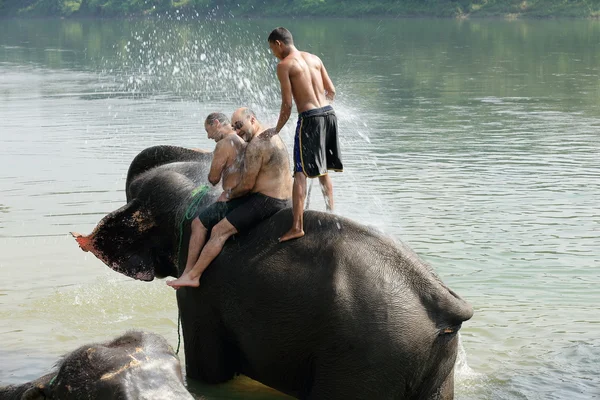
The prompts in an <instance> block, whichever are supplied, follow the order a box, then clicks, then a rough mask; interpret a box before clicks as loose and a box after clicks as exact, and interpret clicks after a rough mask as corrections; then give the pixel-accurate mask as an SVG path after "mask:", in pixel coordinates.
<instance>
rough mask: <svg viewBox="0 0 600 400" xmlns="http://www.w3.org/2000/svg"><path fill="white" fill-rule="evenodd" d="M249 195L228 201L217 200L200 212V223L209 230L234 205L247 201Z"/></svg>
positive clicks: (233, 207) (237, 205)
mask: <svg viewBox="0 0 600 400" xmlns="http://www.w3.org/2000/svg"><path fill="white" fill-rule="evenodd" d="M248 197H249V196H247V195H246V196H242V197H236V198H235V199H231V200H229V201H217V202H216V203H213V204H211V205H210V206H208V207H206V208H205V209H204V210H202V211H201V212H200V214H199V215H198V218H199V219H200V222H202V225H204V227H205V228H206V229H208V231H210V230H211V229H212V228H213V227H214V226H215V225H216V224H218V223H219V222H220V221H221V220H222V219H223V218H225V217H226V216H227V214H229V213H230V212H231V211H232V210H234V209H235V208H236V207H239V206H241V205H242V204H244V203H245V202H246V201H248Z"/></svg>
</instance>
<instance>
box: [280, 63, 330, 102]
mask: <svg viewBox="0 0 600 400" xmlns="http://www.w3.org/2000/svg"><path fill="white" fill-rule="evenodd" d="M280 65H282V67H283V68H285V69H287V71H288V74H289V78H290V83H291V86H292V94H293V96H294V101H295V102H296V107H297V108H298V112H303V111H307V110H312V109H315V108H320V107H325V106H326V105H328V104H329V102H328V101H327V98H326V97H325V87H324V83H323V79H324V76H323V73H324V70H323V63H322V62H321V59H320V58H319V57H317V56H315V55H313V54H311V53H308V52H305V51H294V52H292V53H290V54H289V55H288V56H287V57H286V58H285V59H284V60H283V61H282V62H281V63H280ZM326 79H329V77H327V78H326Z"/></svg>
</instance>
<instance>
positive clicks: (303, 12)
mask: <svg viewBox="0 0 600 400" xmlns="http://www.w3.org/2000/svg"><path fill="white" fill-rule="evenodd" d="M164 13H167V14H170V13H180V14H181V15H188V16H189V15H206V16H221V17H227V16H231V17H271V16H296V17H313V16H322V17H364V16H372V17H391V18H394V17H442V18H470V17H475V18H477V17H501V18H511V19H515V18H559V17H567V18H600V0H246V1H244V0H0V17H44V16H60V17H84V16H85V17H117V18H118V17H124V18H127V17H136V16H156V15H160V14H164Z"/></svg>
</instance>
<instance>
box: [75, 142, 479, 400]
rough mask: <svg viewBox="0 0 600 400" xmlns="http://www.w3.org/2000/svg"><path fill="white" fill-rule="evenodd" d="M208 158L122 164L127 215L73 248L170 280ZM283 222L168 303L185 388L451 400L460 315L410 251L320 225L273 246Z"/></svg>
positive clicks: (206, 193) (191, 155)
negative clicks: (250, 384) (235, 385)
mask: <svg viewBox="0 0 600 400" xmlns="http://www.w3.org/2000/svg"><path fill="white" fill-rule="evenodd" d="M210 160H211V154H210V153H205V152H197V151H193V150H190V149H184V148H181V147H175V146H156V147H151V148H148V149H146V150H143V151H142V152H141V153H140V154H139V155H138V156H136V157H135V159H134V160H133V162H132V163H131V166H130V168H129V171H128V174H127V181H126V194H127V204H126V205H125V206H123V207H122V208H120V209H119V210H117V211H115V212H113V213H111V214H109V215H107V216H106V217H105V218H104V219H102V221H100V223H99V224H98V226H97V227H96V228H95V229H94V231H93V232H92V234H90V235H87V236H83V235H79V234H76V235H75V237H76V239H77V241H78V243H79V245H80V247H81V248H82V249H83V250H85V251H91V252H92V253H93V254H95V255H96V256H97V257H98V258H99V259H100V260H102V261H103V262H104V263H105V264H107V265H108V266H109V267H110V268H112V269H114V270H116V271H118V272H120V273H123V274H125V275H127V276H129V277H132V278H135V279H138V280H145V281H149V280H152V279H154V278H165V277H168V276H173V277H178V276H179V275H180V274H181V273H182V272H183V267H184V266H185V260H186V257H187V244H188V240H189V236H190V222H191V219H192V218H193V217H194V216H195V215H197V213H198V212H199V210H201V209H202V208H203V207H206V206H207V205H208V204H210V203H211V202H213V201H215V199H216V197H217V196H218V195H219V193H220V192H221V190H220V188H219V187H218V186H217V187H214V188H213V187H210V186H208V185H206V182H207V175H208V168H209V164H210ZM291 219H292V212H291V209H284V210H282V211H280V212H278V213H277V214H275V215H273V216H272V217H270V218H269V219H267V220H265V221H263V222H261V223H260V224H258V225H257V226H256V227H255V228H253V229H252V230H251V231H249V232H248V233H246V234H240V235H236V236H233V237H232V238H231V239H230V240H229V241H228V242H227V243H226V244H225V247H224V249H223V251H222V252H221V254H220V255H219V256H218V257H217V258H216V259H215V260H214V261H213V262H212V263H211V265H210V266H209V267H208V269H207V270H206V271H205V272H204V274H203V275H202V279H201V281H200V287H199V288H181V289H179V290H177V292H176V296H177V304H178V307H179V313H180V318H181V325H182V331H183V338H184V350H185V359H186V373H187V376H188V378H192V379H198V380H201V381H203V382H206V383H215V384H216V383H221V382H226V381H228V380H230V379H232V377H233V376H234V375H236V374H244V375H246V376H248V377H250V378H252V379H255V380H257V381H259V382H261V383H263V384H265V385H268V386H270V387H272V388H275V389H277V390H279V391H281V392H283V393H286V394H288V395H291V396H293V397H296V398H300V399H348V398H356V399H452V398H453V396H454V380H453V379H454V371H453V370H454V364H455V360H456V356H457V346H458V341H459V338H458V331H459V329H460V327H461V325H462V323H463V322H464V321H467V320H468V319H470V318H471V317H472V315H473V309H472V307H471V305H469V304H468V303H467V302H466V301H465V300H463V299H462V298H461V297H459V296H458V295H457V294H456V293H454V292H453V291H452V290H450V289H449V288H448V287H447V286H446V285H444V283H443V282H442V281H441V280H440V278H439V277H438V276H437V275H436V274H435V272H434V271H433V270H432V268H431V267H430V266H429V265H427V264H426V263H424V262H423V261H422V260H421V259H420V258H419V257H418V256H417V255H416V254H415V253H414V252H413V251H412V250H411V249H410V248H408V247H407V246H405V245H403V244H402V243H400V242H397V241H395V240H394V239H393V238H391V237H389V236H387V235H385V234H383V233H381V232H380V231H378V230H376V229H373V228H370V227H368V226H364V225H362V224H359V223H357V222H354V221H352V220H350V219H347V218H343V217H341V216H337V215H335V214H331V213H323V212H317V211H308V210H307V211H306V212H305V216H304V224H305V228H306V229H305V230H306V232H307V233H306V236H304V237H303V238H300V239H297V240H292V241H289V242H283V243H279V242H278V237H279V236H281V234H282V233H284V232H285V231H286V230H287V229H288V228H289V227H290V226H291Z"/></svg>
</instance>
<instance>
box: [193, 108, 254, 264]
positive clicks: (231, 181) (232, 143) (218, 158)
mask: <svg viewBox="0 0 600 400" xmlns="http://www.w3.org/2000/svg"><path fill="white" fill-rule="evenodd" d="M204 129H206V133H207V136H208V138H209V139H213V140H214V141H215V142H217V145H216V146H215V151H214V152H213V159H212V163H211V165H210V172H209V174H208V181H209V182H210V183H212V184H213V185H216V184H217V183H219V181H221V185H222V186H223V195H221V197H219V199H218V200H217V202H216V203H215V204H213V205H212V206H211V207H207V208H206V209H205V210H204V211H203V212H201V213H200V215H199V216H198V217H196V218H194V219H193V220H192V232H191V235H190V242H189V248H188V256H187V262H186V264H185V270H184V274H185V273H186V272H189V271H190V270H191V269H192V267H193V266H194V264H195V263H196V261H198V257H199V256H200V250H202V247H203V246H204V244H205V243H206V238H207V236H208V231H209V229H211V228H212V227H213V226H214V225H215V224H216V223H217V222H219V221H220V220H221V219H222V218H223V217H222V215H221V214H222V213H223V210H226V209H227V206H226V205H225V203H224V202H225V201H226V199H225V193H226V191H228V190H231V189H233V188H234V187H236V186H237V184H238V183H239V181H240V175H241V162H242V160H243V158H244V150H245V148H246V142H245V141H243V140H242V139H241V138H240V137H239V136H238V135H237V134H236V132H235V130H234V129H233V128H232V127H231V124H230V122H229V118H227V116H225V114H222V113H212V114H209V115H208V117H206V121H205V122H204Z"/></svg>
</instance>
